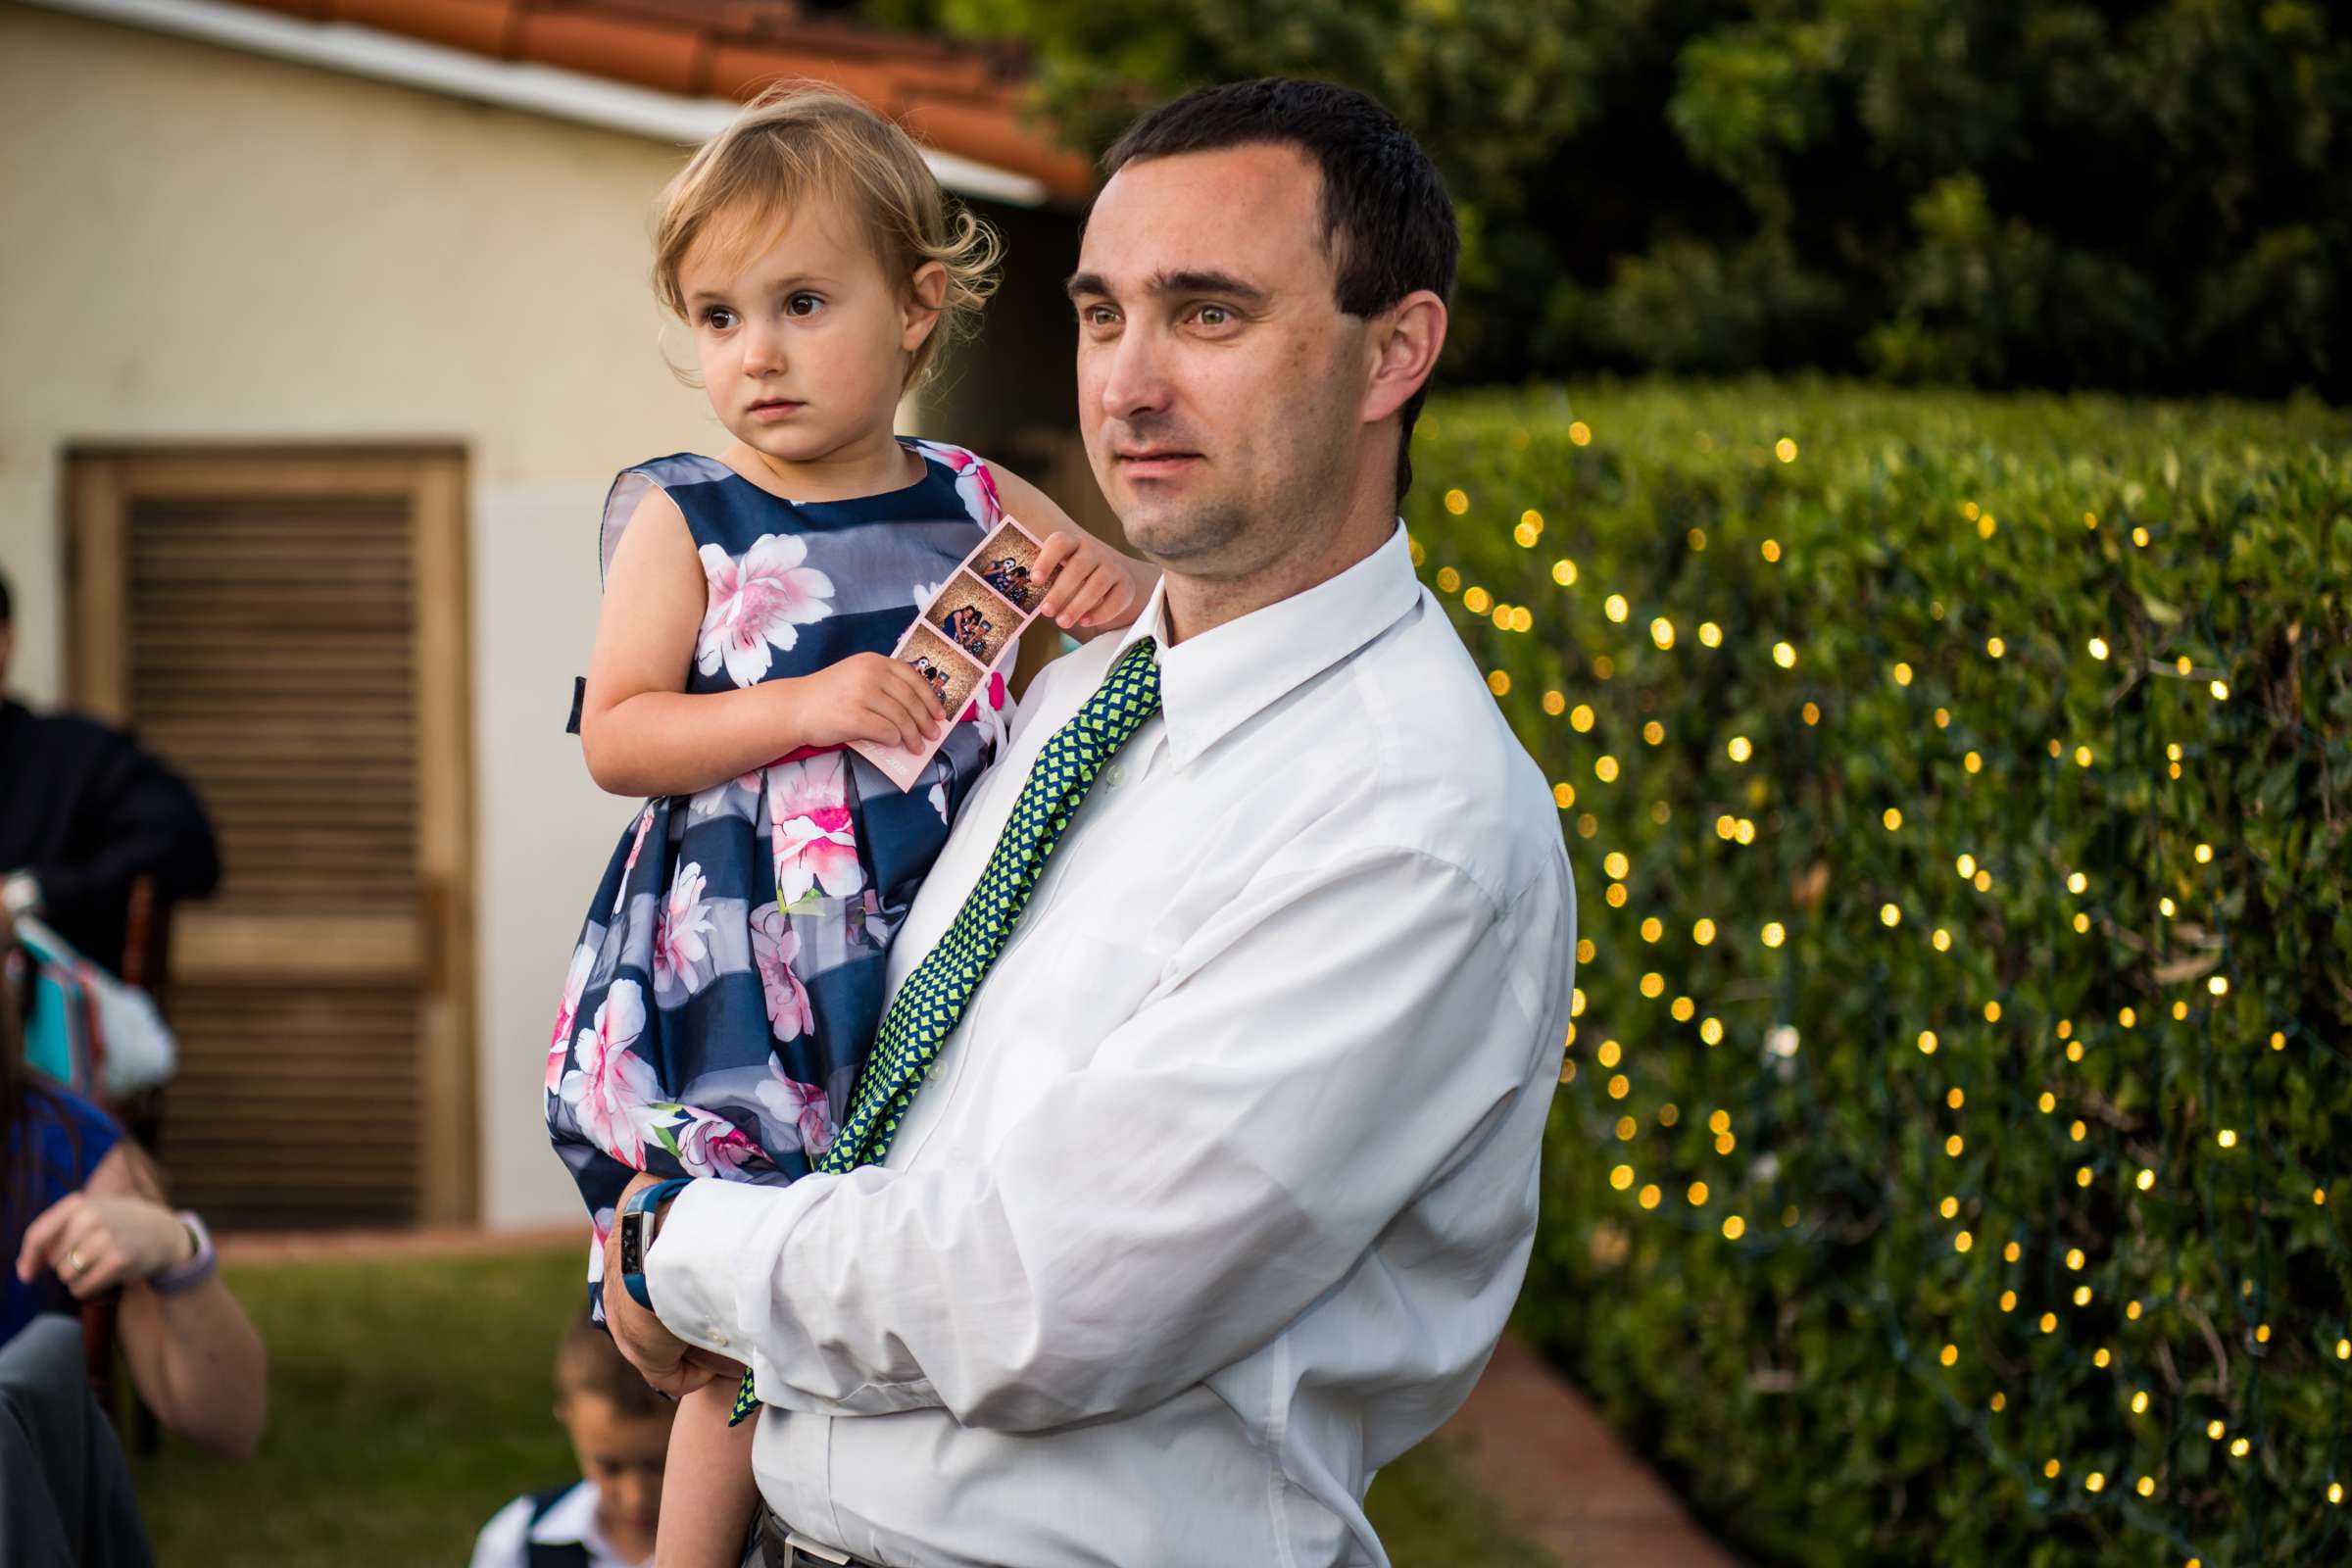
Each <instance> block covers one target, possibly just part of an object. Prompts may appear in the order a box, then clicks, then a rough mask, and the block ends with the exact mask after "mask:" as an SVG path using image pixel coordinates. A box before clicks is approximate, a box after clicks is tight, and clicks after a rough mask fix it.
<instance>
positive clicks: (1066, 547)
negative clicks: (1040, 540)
mask: <svg viewBox="0 0 2352 1568" xmlns="http://www.w3.org/2000/svg"><path fill="white" fill-rule="evenodd" d="M1077 553H1078V540H1077V537H1076V536H1075V535H1074V534H1071V533H1069V532H1067V531H1065V530H1059V529H1057V530H1055V531H1054V532H1053V533H1050V534H1048V535H1046V542H1045V545H1044V547H1043V548H1041V549H1040V550H1039V551H1038V553H1037V564H1036V565H1034V566H1032V567H1030V568H1029V575H1030V578H1031V579H1032V580H1033V581H1036V582H1051V581H1052V580H1053V578H1054V572H1055V571H1056V570H1057V569H1059V567H1060V565H1061V564H1062V563H1063V562H1065V561H1067V560H1068V559H1069V558H1070V557H1072V556H1074V555H1076V554H1077Z"/></svg>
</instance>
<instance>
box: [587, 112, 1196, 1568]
mask: <svg viewBox="0 0 2352 1568" xmlns="http://www.w3.org/2000/svg"><path fill="white" fill-rule="evenodd" d="M660 208H661V210H660V215H659V218H658V221H657V225H656V243H655V264H654V278H655V287H656V292H657V293H658V294H659V296H660V297H661V299H662V303H663V304H664V305H665V306H666V307H667V308H668V309H669V310H670V311H671V312H672V313H673V314H675V315H676V316H678V317H679V318H680V319H681V320H683V321H684V322H685V323H686V325H687V326H688V328H689V329H690V330H691V332H692V335H693V341H694V347H695V356H696V360H697V363H698V366H699V368H700V370H701V375H702V384H703V386H704V388H705V390H706V392H707V393H708V394H709V397H710V399H711V409H712V411H713V412H714V413H715V414H716V415H717V416H718V419H719V422H720V423H721V424H723V425H724V426H725V427H726V428H727V430H728V431H729V433H730V434H732V435H733V436H734V437H735V440H734V443H733V444H732V445H730V446H728V447H727V448H726V449H725V450H724V451H723V452H721V453H720V454H719V455H718V456H717V457H715V458H709V457H698V456H692V455H681V456H674V457H666V458H660V459H656V460H654V461H652V462H649V463H644V464H640V465H638V466H635V467H632V468H630V469H628V470H626V471H625V472H623V473H622V474H621V475H620V476H619V478H618V479H617V480H616V481H615V482H614V484H613V490H612V494H611V496H610V497H609V498H608V500H607V502H606V507H605V516H604V530H603V533H604V559H605V563H606V576H605V581H606V593H605V601H604V609H603V613H602V615H601V617H600V619H599V621H598V625H597V631H596V643H595V648H594V651H593V653H592V655H591V658H590V663H589V674H588V680H587V686H586V691H585V694H584V699H583V703H582V707H581V724H580V737H581V742H582V746H583V750H584V751H585V753H586V758H587V762H588V767H589V771H590V773H591V774H592V775H593V776H594V777H595V779H596V781H597V783H598V784H599V785H601V786H602V787H604V788H605V789H607V790H610V791H612V792H613V793H615V794H623V795H634V796H644V797H651V799H650V801H649V803H648V804H647V805H646V806H645V807H644V808H643V809H641V810H640V811H639V812H638V813H637V815H636V818H635V820H634V822H633V823H632V825H631V828H630V831H629V832H628V833H626V834H625V835H624V836H623V837H622V840H621V843H620V845H619V847H618V848H617V850H616V851H615V852H614V854H613V858H612V861H611V864H610V865H609V867H608V869H607V871H606V874H605V877H604V880H603V883H602V884H601V885H600V887H599V888H598V890H597V893H596V895H595V900H594V902H593V904H592V905H591V907H590V913H589V915H588V919H587V922H586V925H585V928H584V929H583V930H582V932H581V936H580V939H579V943H578V946H577V947H576V948H575V950H574V952H573V956H572V960H571V967H570V973H569V975H568V977H567V979H566V982H565V986H564V999H563V1003H562V1005H561V1007H560V1009H559V1013H558V1017H557V1020H556V1027H555V1034H554V1038H553V1039H552V1041H551V1042H550V1044H549V1048H548V1058H547V1076H546V1106H547V1116H548V1126H549V1131H550V1133H551V1135H552V1137H553V1139H554V1141H555V1144H556V1148H557V1151H558V1152H559V1153H560V1154H562V1156H563V1157H564V1161H565V1163H566V1164H567V1165H569V1167H570V1168H571V1171H572V1174H573V1177H574V1179H575V1180H576V1181H577V1183H578V1184H579V1188H580V1192H581V1195H582V1197H583V1198H584V1199H585V1200H586V1201H587V1205H588V1210H589V1213H590V1214H591V1215H592V1216H593V1217H594V1221H595V1229H596V1231H597V1233H598V1241H599V1244H600V1246H599V1249H598V1250H596V1251H595V1252H593V1253H592V1258H591V1264H590V1279H591V1284H592V1289H593V1288H595V1287H596V1286H597V1285H598V1283H599V1282H600V1280H601V1262H602V1250H601V1243H602V1239H603V1236H604V1234H605V1233H606V1232H607V1231H608V1230H609V1229H610V1227H611V1226H612V1224H613V1219H614V1213H613V1209H614V1205H615V1203H616V1201H617V1200H618V1198H619V1196H620V1193H621V1190H622V1188H623V1187H624V1186H625V1185H626V1184H627V1182H628V1181H629V1179H630V1177H631V1176H632V1175H633V1174H634V1173H635V1172H637V1171H640V1170H650V1171H655V1172H659V1173H661V1174H662V1175H665V1176H671V1177H677V1176H716V1177H723V1178H726V1179H729V1180H736V1181H758V1182H783V1181H790V1180H792V1179H794V1178H795V1177H798V1176H800V1175H803V1174H806V1173H807V1172H808V1170H809V1168H810V1164H811V1162H812V1161H813V1160H814V1159H816V1158H817V1157H819V1156H821V1155H822V1153H823V1152H824V1151H825V1149H826V1148H827V1147H828V1145H829V1144H830V1142H831V1139H832V1133H833V1129H834V1127H835V1125H836V1124H837V1122H838V1120H839V1119H840V1117H841V1115H842V1114H843V1112H844V1109H845V1107H846V1105H847V1104H848V1102H849V1099H850V1096H851V1094H852V1092H853V1091H854V1089H855V1087H856V1084H857V1079H858V1070H859V1068H860V1066H861V1065H862V1063H863V1059H864V1056H865V1054H866V1052H867V1050H868V1049H869V1047H870V1046H871V1044H872V1041H873V1037H874V1034H875V1031H876V1030H877V1028H878V1027H879V1024H880V1021H881V1010H882V1008H881V1004H882V983H883V972H884V960H885V958H886V956H887V954H888V950H889V944H890V941H891V938H892V937H893V935H894V934H895V933H896V931H897V929H898V927H899V924H900V922H901V920H902V919H903V918H904V917H905V915H906V911H907V906H908V905H909V904H910V903H911V902H912V900H913V898H914V894H915V891H916V889H917V888H918V887H919V886H920V885H921V881H922V878H923V877H924V875H925V874H926V873H927V872H928V871H929V870H930V867H931V863H932V861H933V859H934V858H936V857H937V856H938V854H939V851H940V849H941V847H942V846H943V845H944V844H945V843H946V840H947V835H948V824H949V822H950V820H951V819H952V818H953V817H954V815H955V813H956V809H957V808H958V807H959V806H960V805H961V804H962V802H963V800H964V799H965V797H966V795H967V794H968V793H969V791H970V789H971V787H972V784H973V782H974V781H975V780H976V779H977V778H978V776H979V774H980V771H981V769H982V768H983V767H984V766H986V765H987V763H988V762H989V760H991V759H992V757H993V756H994V752H995V745H996V738H997V737H998V736H999V735H1001V734H1002V733H1003V732H1004V717H1003V712H1002V710H1003V705H1004V702H1005V689H1004V679H1003V675H1002V673H996V674H993V675H992V677H991V678H990V679H989V680H987V681H984V682H983V683H982V685H981V687H980V689H979V693H978V695H977V697H976V698H975V700H974V701H973V702H971V703H970V704H969V705H968V706H967V707H966V708H965V709H964V711H962V712H960V713H947V712H944V711H942V706H941V704H942V699H941V698H940V696H939V695H938V693H937V691H936V688H935V686H934V684H933V683H932V682H931V681H929V680H927V679H926V677H925V675H924V674H923V673H921V672H918V671H917V670H916V669H915V668H914V667H913V665H911V664H909V663H907V662H902V661H899V660H896V659H893V658H892V657H890V654H891V650H892V649H893V648H894V647H895V646H896V644H897V642H898V639H899V637H900V635H901V633H903V632H904V631H906V629H907V627H908V626H909V625H910V624H911V623H912V622H913V620H914V618H915V616H916V614H917V613H919V611H920V609H921V608H922V605H923V604H924V602H925V601H926V600H927V599H928V598H929V597H930V595H931V593H932V592H933V591H934V590H935V589H936V588H937V587H938V586H939V585H941V584H942V583H944V582H945V581H946V580H947V579H948V578H949V576H950V575H951V574H952V573H953V572H954V571H955V569H956V565H957V564H958V563H959V562H960V561H961V560H962V559H963V557H964V556H966V555H967V554H969V553H970V552H971V550H972V549H973V548H974V547H975V546H976V545H978V544H979V543H980V542H981V541H982V540H983V539H985V538H986V537H987V536H988V534H989V533H990V531H991V530H993V529H994V528H995V527H996V526H997V524H998V522H999V521H1000V520H1001V519H1002V518H1003V517H1004V516H1005V515H1006V509H1009V512H1010V515H1013V516H1016V517H1017V518H1018V519H1019V520H1020V521H1021V522H1022V524H1023V525H1024V526H1025V527H1027V528H1028V530H1029V531H1030V532H1031V534H1033V535H1034V536H1036V537H1038V538H1040V539H1042V540H1043V541H1044V543H1043V546H1042V548H1041V550H1040V553H1039V556H1038V560H1037V567H1036V570H1035V572H1034V573H1033V575H1034V577H1035V579H1036V581H1037V582H1038V583H1039V584H1041V585H1043V586H1044V587H1045V588H1046V590H1047V597H1046V601H1045V602H1044V603H1043V604H1041V605H1040V606H1039V611H1040V613H1041V614H1042V615H1047V616H1050V617H1052V618H1053V619H1054V620H1055V621H1056V622H1057V623H1058V624H1059V625H1060V626H1061V627H1062V628H1063V629H1065V630H1069V631H1073V632H1075V633H1077V634H1078V635H1087V634H1089V633H1091V632H1094V631H1098V630H1103V629H1108V628H1111V627H1114V626H1122V625H1125V624H1127V623H1128V622H1129V621H1131V620H1132V619H1133V618H1134V615H1135V613H1136V610H1137V608H1138V607H1140V605H1141V604H1142V602H1143V600H1144V598H1145V595H1146V591H1147V589H1148V586H1149V583H1150V580H1151V578H1150V572H1149V568H1146V567H1145V566H1143V565H1142V564H1141V563H1137V562H1132V561H1129V560H1128V559H1127V558H1125V557H1123V556H1120V555H1118V554H1116V553H1115V552H1113V551H1111V550H1109V549H1107V548H1106V547H1105V546H1103V545H1102V544H1101V543H1100V542H1098V541H1096V540H1094V539H1092V538H1090V537H1089V536H1088V535H1087V534H1085V533H1084V532H1083V531H1081V530H1079V529H1078V528H1077V526H1076V525H1075V524H1073V523H1071V522H1070V520H1069V519H1068V518H1067V517H1065V516H1063V515H1061V513H1060V512H1059V511H1058V510H1057V509H1056V508H1055V507H1054V505H1053V503H1051V502H1050V501H1048V500H1047V499H1046V498H1045V497H1044V496H1042V495H1040V494H1039V493H1038V492H1037V491H1036V490H1034V489H1032V488H1030V487H1029V486H1028V485H1026V484H1024V483H1022V482H1021V481H1020V480H1019V479H1017V478H1015V477H1014V476H1013V475H1011V474H1009V473H1005V472H1004V471H1002V470H999V469H993V468H991V467H990V466H988V465H987V464H985V463H983V462H981V461H980V460H979V459H978V458H976V457H974V456H973V455H972V454H971V453H969V452H967V451H964V450H963V449H962V448H960V447H952V446H947V445H944V444H941V443H937V442H931V441H917V440H911V439H908V438H906V437H903V436H899V435H897V434H894V433H893V427H892V419H893V415H894V412H895V410H896V408H897V406H898V404H899V401H900V400H901V398H902V397H904V396H905V395H906V393H907V390H908V389H909V388H910V387H912V386H914V385H915V384H917V383H918V382H919V381H920V380H921V378H922V377H923V375H924V373H925V372H926V370H927V369H928V368H929V367H930V366H931V364H932V361H933V358H934V356H935V354H936V352H937V350H938V349H939V347H940V345H941V343H942V341H943V340H944V339H946V338H948V337H949V336H951V335H955V334H958V333H960V332H963V331H966V330H968V329H969V326H970V324H971V321H972V319H973V318H974V317H975V316H976V315H977V313H978V310H979V308H980V305H981V303H982V302H983V300H984V299H985V298H986V296H987V294H988V292H989V290H990V289H991V288H992V287H993V277H992V275H991V270H992V269H993V267H994V265H995V262H996V259H997V253H998V247H997V243H996V240H995V238H994V236H993V235H991V234H990V233H989V232H988V230H987V229H986V228H984V227H983V226H982V225H981V224H980V223H979V222H978V221H976V220H975V219H973V218H972V217H971V216H970V215H969V214H967V213H964V212H963V211H961V210H960V208H958V207H956V205H955V204H954V203H952V202H950V201H949V200H948V198H947V197H946V195H945V194H944V193H943V192H942V191H941V190H940V188H939V185H938V182H937V181H936V180H935V179H934V178H933V176H932V174H931V172H930V171H929V169H928V168H927V167H925V165H924V163H923V161H922V156H921V154H920V153H919V152H918V151H917V150H916V148H915V147H914V145H913V143H912V142H910V141H909V140H908V139H907V135H906V133H905V132H904V131H902V130H900V129H899V128H898V127H897V126H896V125H894V124H892V123H890V122H889V121H887V120H884V119H883V118H881V117H880V116H878V115H876V114H875V113H873V112H872V111H871V110H869V109H867V108H865V107H864V106H863V105H861V104H859V103H858V102H856V101H855V100H852V99H848V98H844V97H841V96H839V95H836V94H833V93H829V92H824V91H815V90H808V89H798V88H787V89H785V90H781V91H776V92H771V93H769V94H767V95H765V96H763V97H762V98H761V99H760V100H759V101H758V102H756V103H754V104H752V105H751V106H750V107H749V108H747V109H746V110H745V111H744V112H743V114H742V115H740V116H739V117H738V118H737V119H736V120H735V122H734V123H731V124H730V125H729V126H728V127H727V128H726V129H724V130H722V131H720V132H719V134H718V135H716V136H715V137H713V138H712V139H711V141H710V142H709V143H708V144H706V145H705V146H704V147H703V148H702V149H701V150H700V151H699V152H697V153H696V154H695V155H694V157H693V159H692V160H691V161H690V162H689V163H688V164H687V166H686V168H685V169H684V170H683V171H682V172H680V173H679V175H678V176H677V177H676V178H675V179H674V180H672V181H671V182H670V184H669V186H668V187H667V189H665V190H664V191H663V193H662V200H661V204H660ZM1005 653H1006V655H1007V656H1009V653H1010V649H1009V648H1008V649H1007V650H1005ZM943 732H945V734H946V738H945V741H944V743H943V744H942V745H941V747H940V749H939V751H938V752H937V754H936V755H935V756H934V757H933V759H932V760H931V761H930V763H929V764H928V766H927V768H926V770H925V772H924V774H923V775H922V776H921V777H920V778H918V779H917V781H916V782H915V784H914V786H913V788H911V789H909V790H907V791H905V792H902V791H900V790H899V788H898V787H897V786H896V785H894V784H892V783H891V782H890V781H889V780H888V779H887V778H886V777H884V776H883V774H882V773H881V772H880V771H879V770H878V769H876V768H875V767H873V766H872V765H871V764H870V763H868V762H867V761H866V760H864V759H863V758H861V757H859V756H858V755H857V754H856V753H854V752H852V751H850V750H848V749H847V747H848V745H849V743H851V742H854V741H873V742H879V743H882V744H885V745H893V744H895V745H904V746H907V747H909V748H912V749H916V750H919V749H921V747H922V746H923V744H924V743H926V742H927V741H929V740H930V739H932V738H933V737H935V736H938V735H940V734H942V733H943ZM604 1283H611V1284H614V1285H615V1286H616V1285H617V1282H604ZM600 1299H601V1298H600ZM735 1393H736V1384H735V1383H734V1382H733V1381H731V1380H725V1379H722V1380H721V1381H720V1382H719V1383H716V1384H713V1385H711V1387H708V1388H705V1389H701V1390H698V1391H696V1392H695V1393H694V1394H691V1395H689V1396H688V1397H686V1399H685V1400H684V1402H683V1404H682V1406H681V1408H680V1412H679V1416H678V1430H677V1437H676V1441H675V1442H674V1444H673V1445H672V1449H671V1451H672V1453H673V1454H674V1455H676V1467H675V1468H674V1469H673V1471H672V1473H671V1475H670V1478H669V1486H668V1489H667V1495H668V1497H669V1499H670V1502H669V1507H668V1511H667V1513H666V1514H665V1516H664V1519H663V1522H662V1563H663V1565H664V1568H683V1565H695V1568H702V1565H711V1568H716V1565H718V1564H721V1563H724V1564H727V1565H729V1568H732V1565H733V1564H734V1563H735V1562H736V1561H737V1560H738V1558H739V1556H740V1554H741V1549H742V1546H743V1543H744V1537H745V1533H746V1530H747V1529H748V1526H749V1524H750V1520H751V1512H752V1505H753V1501H754V1498H755V1496H756V1489H755V1487H754V1484H753V1480H752V1475H751V1457H750V1442H751V1436H752V1432H753V1426H752V1424H751V1423H749V1422H746V1423H744V1424H742V1425H740V1426H738V1427H734V1428H730V1426H729V1424H728V1420H727V1417H728V1414H729V1412H730V1409H731V1407H732V1403H733V1397H734V1395H735Z"/></svg>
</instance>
